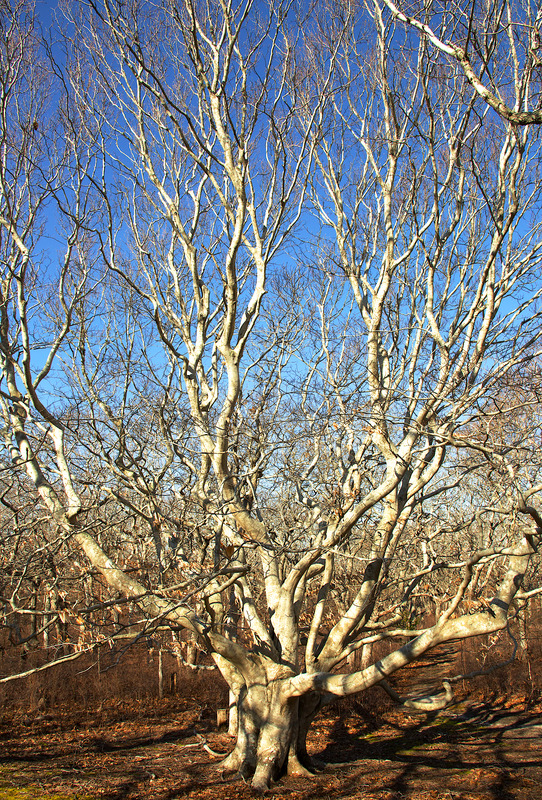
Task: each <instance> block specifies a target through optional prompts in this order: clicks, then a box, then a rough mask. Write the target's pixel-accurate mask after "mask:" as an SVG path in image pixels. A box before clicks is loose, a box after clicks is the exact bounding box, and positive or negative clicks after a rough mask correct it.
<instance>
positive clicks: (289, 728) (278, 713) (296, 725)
mask: <svg viewBox="0 0 542 800" xmlns="http://www.w3.org/2000/svg"><path fill="white" fill-rule="evenodd" d="M320 707H321V698H320V697H319V696H318V695H316V694H311V695H308V696H307V697H302V698H297V697H290V698H285V697H284V696H283V694H282V681H280V680H279V681H270V682H269V683H268V684H267V685H262V683H261V682H260V683H255V684H254V685H251V686H249V687H247V686H245V687H244V688H243V690H242V691H241V693H240V697H239V700H238V704H237V741H236V744H235V747H234V749H233V751H232V752H231V753H230V755H229V756H228V757H227V758H226V759H225V760H224V761H223V762H222V767H223V768H224V769H225V770H227V771H232V772H239V773H240V774H241V775H242V776H243V778H249V777H252V786H253V788H254V789H255V790H256V791H265V790H266V789H267V788H268V787H269V785H270V784H271V782H272V781H274V780H277V779H278V778H279V777H280V776H281V775H284V774H288V775H309V774H312V771H313V770H311V766H312V764H311V761H310V759H309V756H308V754H307V748H306V739H307V732H308V730H309V728H310V725H311V723H312V721H313V719H314V717H315V715H316V713H317V711H318V710H319V708H320Z"/></svg>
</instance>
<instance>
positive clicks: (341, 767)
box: [0, 698, 542, 800]
mask: <svg viewBox="0 0 542 800" xmlns="http://www.w3.org/2000/svg"><path fill="white" fill-rule="evenodd" d="M231 746H232V739H231V738H230V737H228V736H227V734H225V733H223V732H221V731H217V729H216V724H215V717H214V711H212V710H211V709H210V708H207V707H202V706H201V705H199V704H198V703H197V702H196V701H195V700H191V699H190V700H189V699H184V700H183V699H180V698H171V699H166V700H163V701H145V702H139V703H138V702H132V703H126V702H124V703H116V704H113V703H111V704H108V705H107V706H104V707H102V708H100V709H99V710H95V711H92V710H87V711H71V712H68V711H66V710H64V711H63V712H62V713H61V712H58V711H57V712H56V713H55V714H42V715H41V716H36V715H34V716H33V715H31V714H24V713H21V712H19V713H18V714H17V713H11V714H5V715H4V717H3V718H2V719H1V720H0V798H1V800H50V798H54V800H176V798H187V799H189V800H196V799H197V800H199V799H200V798H204V799H206V800H207V799H208V800H211V798H213V800H214V799H215V798H216V800H233V799H234V798H235V800H237V798H247V800H248V798H250V797H252V792H251V790H250V787H249V786H248V785H246V784H245V783H243V781H240V780H239V779H235V778H234V777H231V776H224V775H222V773H221V770H220V767H219V762H220V756H219V754H220V753H225V752H227V751H228V750H229V749H230V748H231ZM206 747H207V748H209V749H210V750H211V751H214V752H215V753H216V755H213V754H212V753H211V752H209V751H208V750H207V749H206ZM309 749H310V751H311V753H312V754H314V755H315V756H317V757H318V758H319V759H321V760H322V761H325V762H327V766H326V767H325V769H324V770H323V771H322V772H320V773H319V774H318V775H317V776H315V777H314V779H312V780H309V779H305V778H303V779H300V778H299V779H293V778H285V779H283V780H282V781H281V782H279V783H278V784H276V786H275V787H274V788H273V789H272V790H271V791H270V796H271V797H273V796H274V797H288V798H290V797H291V798H295V800H316V798H318V799H319V800H320V799H323V800H327V798H333V800H343V799H344V800H346V798H352V799H353V798H356V799H357V798H359V799H360V800H361V798H363V800H399V798H401V800H403V798H409V800H410V799H411V800H539V798H540V797H541V796H542V705H538V706H537V705H534V706H533V705H532V704H531V705H530V706H527V704H526V702H525V700H523V699H521V698H516V699H515V700H513V699H508V700H504V699H502V700H500V701H499V700H498V698H494V699H493V700H492V702H491V703H490V702H488V701H484V700H482V699H481V700H479V701H474V700H472V699H471V700H470V701H463V702H462V703H461V704H459V705H456V706H452V707H451V708H449V709H447V710H446V711H445V712H443V713H442V714H440V715H439V716H437V717H436V718H434V719H428V718H427V716H426V715H425V714H421V715H420V714H414V713H405V711H401V710H398V709H396V710H389V709H388V710H387V711H385V712H384V713H383V714H381V715H378V716H377V715H375V712H374V711H373V712H367V711H364V710H363V708H362V707H361V706H360V704H355V703H354V704H351V705H350V707H347V706H344V707H342V708H341V707H339V710H338V711H336V712H335V713H333V712H332V711H330V712H329V713H328V714H326V715H324V716H322V717H321V718H320V719H319V720H317V721H316V723H315V725H314V730H313V733H312V735H311V739H310V748H309Z"/></svg>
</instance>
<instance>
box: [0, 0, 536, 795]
mask: <svg viewBox="0 0 542 800" xmlns="http://www.w3.org/2000/svg"><path fill="white" fill-rule="evenodd" d="M12 16H13V19H14V20H15V21H14V22H13V23H12V24H13V26H14V28H13V30H15V29H16V30H17V36H19V39H17V37H15V38H14V37H13V32H10V36H9V37H6V38H5V39H4V45H3V46H4V48H8V47H13V46H14V45H13V42H17V41H19V40H20V42H21V45H20V49H19V51H18V52H19V57H20V58H22V57H23V53H25V52H26V50H25V48H24V46H23V44H22V43H23V41H24V37H28V36H31V37H33V39H32V40H33V41H35V42H36V44H35V47H36V48H38V51H39V52H40V53H41V54H42V55H41V57H42V60H43V64H44V67H43V68H44V69H46V70H47V74H48V75H49V77H50V80H51V82H52V84H53V85H54V87H55V92H54V93H52V96H53V97H55V98H59V106H55V107H54V109H52V108H50V109H48V108H44V109H43V111H42V112H41V114H42V117H43V118H44V122H45V121H47V122H48V125H49V127H48V128H46V127H45V126H44V123H42V122H41V118H40V121H38V123H37V124H38V127H37V128H35V127H34V124H33V123H32V126H31V127H32V130H33V131H36V132H38V133H40V134H41V131H45V130H47V131H50V133H48V134H47V135H48V136H49V139H47V140H44V145H43V147H42V151H41V153H40V156H39V158H38V156H37V155H35V154H33V152H32V154H31V152H30V150H28V149H27V150H25V147H26V145H25V144H24V143H21V141H20V139H21V136H22V134H21V130H22V131H24V126H23V124H21V116H20V115H21V108H23V107H24V105H23V104H22V102H21V101H22V100H23V99H24V101H25V103H27V102H30V99H31V98H32V90H33V88H34V87H33V85H32V86H28V85H27V83H26V80H27V73H25V72H24V71H23V70H21V72H20V75H19V77H18V78H17V79H16V80H15V81H11V82H10V83H9V85H7V84H6V86H5V87H4V105H5V108H6V109H7V111H6V113H5V115H4V123H3V124H4V128H5V134H4V140H5V145H4V152H5V154H6V155H5V158H4V162H3V163H4V164H5V166H4V174H5V177H4V183H3V188H2V193H3V194H2V200H1V203H2V209H3V211H2V216H1V217H0V224H1V225H2V231H3V234H2V236H3V241H2V246H3V248H4V253H5V256H4V258H3V268H4V271H5V272H4V283H3V287H4V288H3V298H2V309H3V317H2V328H1V330H0V352H1V358H2V382H1V385H0V390H1V398H2V401H3V414H4V437H5V444H6V451H7V454H8V455H9V459H10V461H9V470H10V473H11V474H13V476H14V477H13V478H12V479H11V480H12V481H13V485H15V483H14V482H15V481H16V480H17V481H19V482H22V481H24V484H25V487H27V489H26V490H27V491H30V489H33V491H34V493H35V496H37V498H38V499H39V508H40V510H43V514H45V515H46V522H45V523H44V524H45V525H46V526H47V530H48V532H47V534H46V535H47V536H48V537H49V539H48V541H49V542H52V541H55V542H56V541H59V542H61V544H62V547H61V548H59V549H58V552H62V558H63V559H64V562H63V563H65V564H66V567H65V572H64V573H63V574H68V573H69V570H73V569H74V567H76V568H77V565H81V564H82V561H80V559H81V554H80V551H82V553H83V555H84V556H85V558H86V562H85V563H88V564H89V565H90V568H91V569H92V570H93V574H99V575H101V580H102V581H103V582H104V583H105V584H107V586H108V587H109V591H110V593H111V594H110V595H109V600H110V601H115V602H116V600H117V598H118V596H119V595H120V596H122V597H123V598H124V599H125V600H127V601H130V602H132V603H133V604H134V606H135V607H137V621H138V622H139V625H140V628H139V629H141V626H144V627H145V629H146V630H149V629H152V627H153V626H154V627H156V626H164V625H170V626H172V627H174V628H185V629H186V630H188V631H190V632H191V633H192V634H194V635H195V636H197V637H198V639H199V641H200V642H201V643H202V645H203V646H205V647H206V648H207V650H208V651H209V652H210V653H211V654H212V656H213V658H214V659H215V662H216V663H217V665H218V667H219V668H220V670H221V672H222V674H223V675H224V677H225V679H226V680H227V682H228V684H229V686H230V688H231V691H232V694H233V696H234V697H235V703H236V709H237V714H238V731H237V741H236V745H235V748H234V750H233V751H232V753H231V754H230V756H229V757H228V758H227V759H226V761H225V763H224V766H225V767H227V768H231V769H233V770H239V771H240V772H241V773H242V774H243V775H252V780H253V785H254V786H255V787H256V788H260V789H261V788H264V787H265V786H267V785H268V783H269V781H270V780H271V779H272V778H273V777H276V776H277V775H278V774H280V772H281V771H282V770H285V769H287V770H288V771H290V772H297V773H300V772H303V771H305V770H306V769H307V768H309V767H310V763H309V760H308V758H307V753H306V748H305V740H306V734H307V731H308V728H309V726H310V723H311V721H312V719H313V718H314V715H315V713H316V712H317V711H318V709H319V708H320V707H321V706H322V705H324V704H325V703H328V702H331V701H332V700H333V699H334V698H336V697H341V696H345V695H349V694H353V693H355V692H359V691H362V690H364V689H365V688H367V687H370V686H373V685H375V684H377V683H380V684H382V685H384V686H385V685H386V684H385V679H386V677H387V676H389V675H392V674H393V673H394V672H396V671H397V670H398V669H400V668H401V667H403V666H405V665H406V664H408V663H409V662H411V661H412V660H413V659H415V658H418V657H419V656H421V655H422V654H423V653H425V652H426V651H427V650H429V649H430V648H432V647H434V646H436V645H437V644H440V643H442V642H446V641H450V640H454V639H462V638H467V637H470V636H476V635H480V634H487V633H493V632H495V631H499V630H502V629H505V628H506V626H507V624H508V618H509V609H510V606H511V603H512V602H513V600H514V598H515V597H516V595H517V592H518V591H519V589H520V586H521V580H522V576H523V574H524V573H525V571H526V569H527V567H528V564H529V561H530V559H531V556H532V555H533V554H534V552H535V549H536V543H537V539H538V536H539V535H540V530H539V529H538V528H536V527H534V526H533V525H532V523H530V524H527V523H525V522H524V523H523V524H521V523H520V522H517V521H516V520H515V516H514V515H515V513H516V512H518V511H522V512H525V511H527V512H529V513H531V514H532V516H533V517H534V519H535V521H536V523H537V524H538V522H539V517H538V514H537V512H536V511H535V510H534V509H531V508H530V507H528V506H527V504H526V500H525V499H524V498H522V494H521V493H519V494H518V491H517V489H518V480H517V476H516V475H515V474H514V468H513V464H512V465H511V464H509V462H507V456H508V451H507V450H506V448H505V449H503V447H502V444H501V443H499V442H493V441H491V442H489V443H488V444H487V446H485V450H484V451H483V452H484V453H485V456H486V463H487V458H490V459H492V460H493V462H494V463H495V464H498V465H499V466H498V468H499V470H500V471H501V474H502V475H503V479H504V480H506V481H509V484H508V488H507V489H506V491H505V492H504V493H503V494H505V497H504V498H503V499H504V501H505V502H504V503H503V507H506V508H507V510H508V511H509V514H510V516H509V517H502V518H501V519H502V520H504V521H502V522H501V523H500V525H499V534H498V535H495V536H493V537H492V538H490V541H489V542H488V541H487V540H486V541H484V542H483V546H480V538H479V537H478V538H477V537H476V536H475V535H474V534H475V529H474V528H473V529H472V531H471V532H472V536H470V537H463V538H462V540H461V541H459V540H458V539H457V536H455V535H452V534H455V533H456V532H457V530H458V526H457V525H455V527H454V525H451V524H450V523H449V520H448V519H440V518H439V516H440V514H441V513H442V511H441V509H442V505H439V503H442V500H443V499H444V498H445V497H446V496H450V495H451V494H452V495H454V496H455V493H456V492H457V491H458V487H461V486H462V485H464V483H465V476H466V475H469V474H470V473H472V472H474V471H475V469H476V468H477V465H473V466H472V469H470V468H469V467H468V466H464V467H462V466H461V465H460V456H459V455H458V454H462V453H463V452H464V451H465V452H470V451H471V450H473V451H474V452H482V450H481V449H480V443H479V430H480V429H479V426H478V423H479V421H480V420H481V419H482V420H483V419H485V418H486V417H487V410H488V408H489V405H488V404H489V403H490V398H491V397H492V396H494V395H495V392H496V388H497V387H498V386H500V385H501V384H502V381H503V378H504V376H506V375H508V374H509V373H510V372H511V371H512V370H516V369H518V368H519V367H520V366H521V365H523V364H525V363H527V362H528V361H529V359H532V358H533V353H535V354H536V352H537V341H538V338H539V336H540V319H539V315H540V311H539V296H540V292H541V291H542V290H540V288H539V281H538V274H539V268H540V252H541V239H540V223H539V222H538V217H539V216H540V215H539V213H538V208H539V200H540V198H539V185H540V181H539V176H538V162H539V145H538V138H537V136H538V134H537V131H536V130H529V129H528V128H524V129H521V130H519V129H517V128H516V127H514V126H513V125H511V124H510V123H508V122H506V121H502V120H500V119H497V120H495V119H493V118H492V117H490V115H489V112H488V110H487V107H486V106H484V105H480V104H479V99H478V97H477V95H476V93H475V92H473V91H472V89H471V88H470V85H469V83H468V81H466V80H465V78H464V76H463V75H462V74H461V71H460V70H459V69H458V70H457V72H452V74H448V75H444V74H443V72H442V70H441V68H440V65H439V64H438V63H435V61H434V60H432V59H431V58H430V57H429V55H428V51H427V47H426V43H425V42H424V41H421V42H418V41H417V40H415V41H414V42H413V40H412V39H411V38H410V37H409V35H408V34H406V33H405V32H404V31H403V30H402V28H396V27H395V25H394V23H393V21H392V20H386V19H385V18H384V17H383V15H382V13H381V11H380V9H379V7H378V6H375V7H374V8H371V10H370V11H367V10H366V9H365V8H361V7H360V8H357V7H355V6H346V7H345V6H343V5H330V6H329V7H328V8H325V9H322V13H321V16H319V15H317V14H316V12H311V13H310V15H309V16H308V17H302V10H299V9H297V8H296V7H294V6H293V5H290V4H281V3H279V4H269V5H266V6H264V7H260V6H258V7H257V8H256V6H255V5H253V4H251V3H250V2H246V3H239V4H237V3H226V4H216V3H214V2H206V3H202V4H200V5H198V6H194V5H193V4H191V3H188V2H187V3H174V2H171V3H167V4H164V5H160V6H155V5H153V4H151V3H149V4H145V3H144V4H141V3H137V4H135V3H134V4H131V3H128V4H126V3H122V4H120V3H116V2H113V1H112V0H104V2H94V1H93V0H90V1H89V2H79V3H77V4H75V5H74V6H73V7H71V8H70V7H68V8H66V9H65V17H64V22H63V34H62V37H63V38H62V40H61V42H62V46H63V50H62V58H60V56H59V57H57V56H56V52H57V51H56V50H55V47H56V45H50V46H49V47H48V50H47V49H46V48H45V45H44V44H43V43H41V41H40V40H39V39H38V37H37V36H36V35H35V34H34V33H30V32H32V31H33V28H32V25H33V23H32V18H31V16H30V15H28V13H27V12H26V11H25V10H24V8H22V9H19V10H18V11H17V13H15V14H13V15H12ZM5 28H6V23H5V22H4V27H3V30H5ZM8 42H9V44H8ZM47 55H48V56H49V57H48V58H46V56H47ZM10 59H11V63H16V59H15V60H14V59H13V58H12V57H11V56H10ZM36 60H37V59H36V56H34V57H33V63H34V62H36ZM25 119H26V117H25ZM32 119H34V115H32ZM53 121H54V124H53ZM24 125H26V122H24ZM14 132H16V136H15V133H14ZM13 137H15V138H13ZM17 137H19V138H18V139H17ZM25 141H26V140H25ZM32 141H34V140H33V139H32ZM45 144H47V146H45ZM36 164H38V165H39V169H36ZM14 165H17V166H16V167H15V166H14ZM44 176H45V177H44ZM40 192H41V194H40ZM36 198H38V199H37V200H36ZM49 200H50V201H51V202H49ZM17 203H18V204H19V205H17ZM19 208H20V209H21V210H17V209H19ZM52 208H54V224H55V231H56V235H57V236H60V235H61V236H62V239H63V242H64V244H65V252H66V255H65V256H64V257H63V258H62V259H60V260H59V263H58V265H57V263H56V260H54V259H53V255H54V256H55V259H56V249H55V248H50V247H49V248H47V253H48V258H49V260H50V261H51V263H48V261H47V260H46V258H45V256H44V249H45V244H47V239H46V238H44V237H46V236H47V235H48V234H49V229H48V228H46V229H45V231H43V229H40V227H39V225H40V221H41V219H43V217H40V213H43V214H44V215H46V214H48V213H51V209H52ZM49 219H51V218H49ZM49 224H51V223H50V222H49ZM52 287H54V291H53V289H52ZM509 467H510V469H509ZM519 488H520V489H521V488H522V487H521V486H519ZM531 489H532V493H531V496H536V492H537V489H536V484H533V485H532V487H531ZM523 494H525V493H523ZM477 502H478V500H476V499H475V500H474V503H475V504H476V503H477ZM481 507H482V503H480V508H476V507H475V508H474V509H473V510H472V512H471V517H473V518H475V517H476V512H478V511H479V510H481ZM427 515H430V516H431V515H432V521H431V523H430V524H429V523H428V522H427ZM32 530H34V529H32ZM11 541H13V542H15V541H16V539H13V540H11V539H10V540H8V541H7V542H6V546H7V552H8V553H9V547H10V543H11ZM48 553H49V554H50V555H51V558H53V560H54V559H55V558H56V555H57V551H56V550H55V549H54V548H52V547H50V546H49V547H48ZM141 553H144V555H145V563H142V556H141V557H140V554H141ZM113 554H115V559H113ZM172 554H173V555H174V557H175V559H176V561H174V560H173V558H172ZM68 558H69V561H68ZM492 562H495V563H496V564H498V568H495V569H494V571H493V573H492V574H493V577H492V578H491V580H488V581H487V582H486V584H485V585H486V587H487V590H486V591H485V592H484V596H483V597H482V598H481V600H482V601H483V602H481V603H480V605H479V606H477V608H476V609H475V610H474V613H471V612H472V611H473V609H472V606H471V605H470V599H471V598H470V594H472V591H471V590H472V589H473V581H474V580H475V579H476V576H477V575H479V571H478V572H477V570H478V567H482V568H484V569H485V568H486V566H487V565H489V564H490V563H492ZM354 563H355V565H356V569H354V568H353V564H354ZM78 568H82V569H84V568H85V567H84V566H82V567H78ZM345 575H347V576H348V582H349V592H348V593H347V594H344V593H343V592H341V591H338V589H340V587H341V586H342V585H343V584H342V582H343V581H344V579H345ZM443 576H445V577H443ZM443 580H446V582H447V585H448V587H451V591H450V593H449V594H448V595H446V596H444V597H442V598H441V599H442V602H441V603H440V604H439V606H438V608H435V611H436V613H435V618H434V619H433V620H428V619H427V618H423V617H422V616H421V615H419V614H418V613H417V605H416V603H417V597H418V596H419V591H418V590H419V587H420V586H421V585H422V584H423V587H424V589H423V591H424V592H425V593H426V594H428V595H431V593H432V595H431V596H433V597H436V596H439V595H441V594H442V592H441V587H442V585H443ZM23 583H24V582H21V586H22V585H23ZM27 583H28V582H27ZM26 585H27V584H25V586H26ZM15 588H16V590H15V591H13V590H11V595H10V596H9V597H7V596H6V597H5V598H4V600H5V601H6V600H7V601H8V605H9V604H11V609H12V610H13V612H15V610H16V609H15V606H16V604H17V602H19V598H20V599H21V600H23V599H24V596H25V595H24V592H20V591H19V590H18V588H17V587H15ZM25 591H26V589H25ZM469 592H470V594H469ZM104 600H105V601H106V602H108V598H107V597H103V596H102V597H101V599H100V602H102V603H103V602H104ZM85 603H86V605H84V604H83V603H82V602H81V604H80V606H79V607H78V609H77V612H78V616H79V617H80V618H81V619H82V620H83V621H84V620H85V618H86V617H88V615H89V614H90V613H95V612H94V611H92V612H91V610H90V609H91V608H92V606H91V605H90V604H89V603H88V602H87V601H86V600H85ZM49 611H50V610H49V609H48V610H47V613H49ZM8 613H12V612H11V611H9V612H8ZM42 613H45V609H44V610H43V612H42ZM64 616H66V615H64ZM61 619H62V618H61ZM67 634H68V635H69V630H68V631H67ZM383 642H385V643H386V644H385V645H382V644H381V648H382V649H381V651H380V652H381V657H380V658H378V660H374V659H371V658H370V656H371V646H372V645H373V644H375V643H383ZM358 650H360V651H361V650H362V651H363V652H364V658H363V661H362V667H361V669H359V670H357V671H354V672H351V673H350V674H349V673H348V671H345V672H344V673H343V672H342V671H341V670H342V669H345V663H346V661H347V659H348V658H349V656H351V655H352V654H353V653H355V652H356V651H358ZM449 695H450V690H449V688H447V690H446V693H445V695H442V694H441V695H440V696H439V697H437V698H434V699H433V700H431V701H430V702H429V704H426V707H428V708H429V707H432V708H436V707H439V706H442V705H443V704H444V703H445V702H446V701H447V700H448V699H449ZM409 702H411V703H414V704H416V701H412V700H410V701H409Z"/></svg>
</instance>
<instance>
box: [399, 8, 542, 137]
mask: <svg viewBox="0 0 542 800" xmlns="http://www.w3.org/2000/svg"><path fill="white" fill-rule="evenodd" d="M384 6H386V7H387V8H388V9H389V11H390V12H391V14H392V15H393V17H394V18H395V19H397V20H399V21H400V22H402V23H404V24H405V25H407V26H408V27H410V28H412V29H413V30H415V31H416V32H417V33H418V34H419V35H420V36H422V37H423V38H424V40H426V41H427V42H429V43H430V44H431V45H432V46H433V47H434V48H435V49H436V50H437V51H439V52H440V53H443V54H444V55H445V56H446V57H447V59H448V61H449V62H452V63H455V64H457V66H458V67H459V69H460V70H461V71H462V73H463V74H464V76H465V77H466V79H467V80H468V82H469V83H470V85H471V86H472V87H473V89H474V91H475V92H476V93H477V94H478V95H479V97H480V98H482V100H483V101H484V102H486V103H487V104H488V106H490V107H491V108H493V109H494V110H495V111H496V112H497V113H498V114H500V115H501V116H502V117H503V119H506V120H508V121H509V122H511V123H512V124H514V125H532V124H535V125H539V124H540V123H541V122H542V110H541V109H540V66H541V61H540V54H539V51H540V25H541V22H542V18H541V15H540V9H539V8H538V7H537V6H536V4H534V3H530V2H510V1H509V0H505V2H500V3H497V4H493V5H485V6H484V5H482V4H478V3H476V2H474V1H473V2H470V3H467V4H465V3H456V4H454V5H450V4H449V3H447V4H442V5H441V4H439V3H436V4H433V3H430V4H423V6H422V7H420V6H419V5H416V6H405V7H404V8H401V7H400V6H399V5H397V4H396V3H393V2H392V0H384ZM433 19H435V20H436V23H435V24H433V22H432V20H433Z"/></svg>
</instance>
